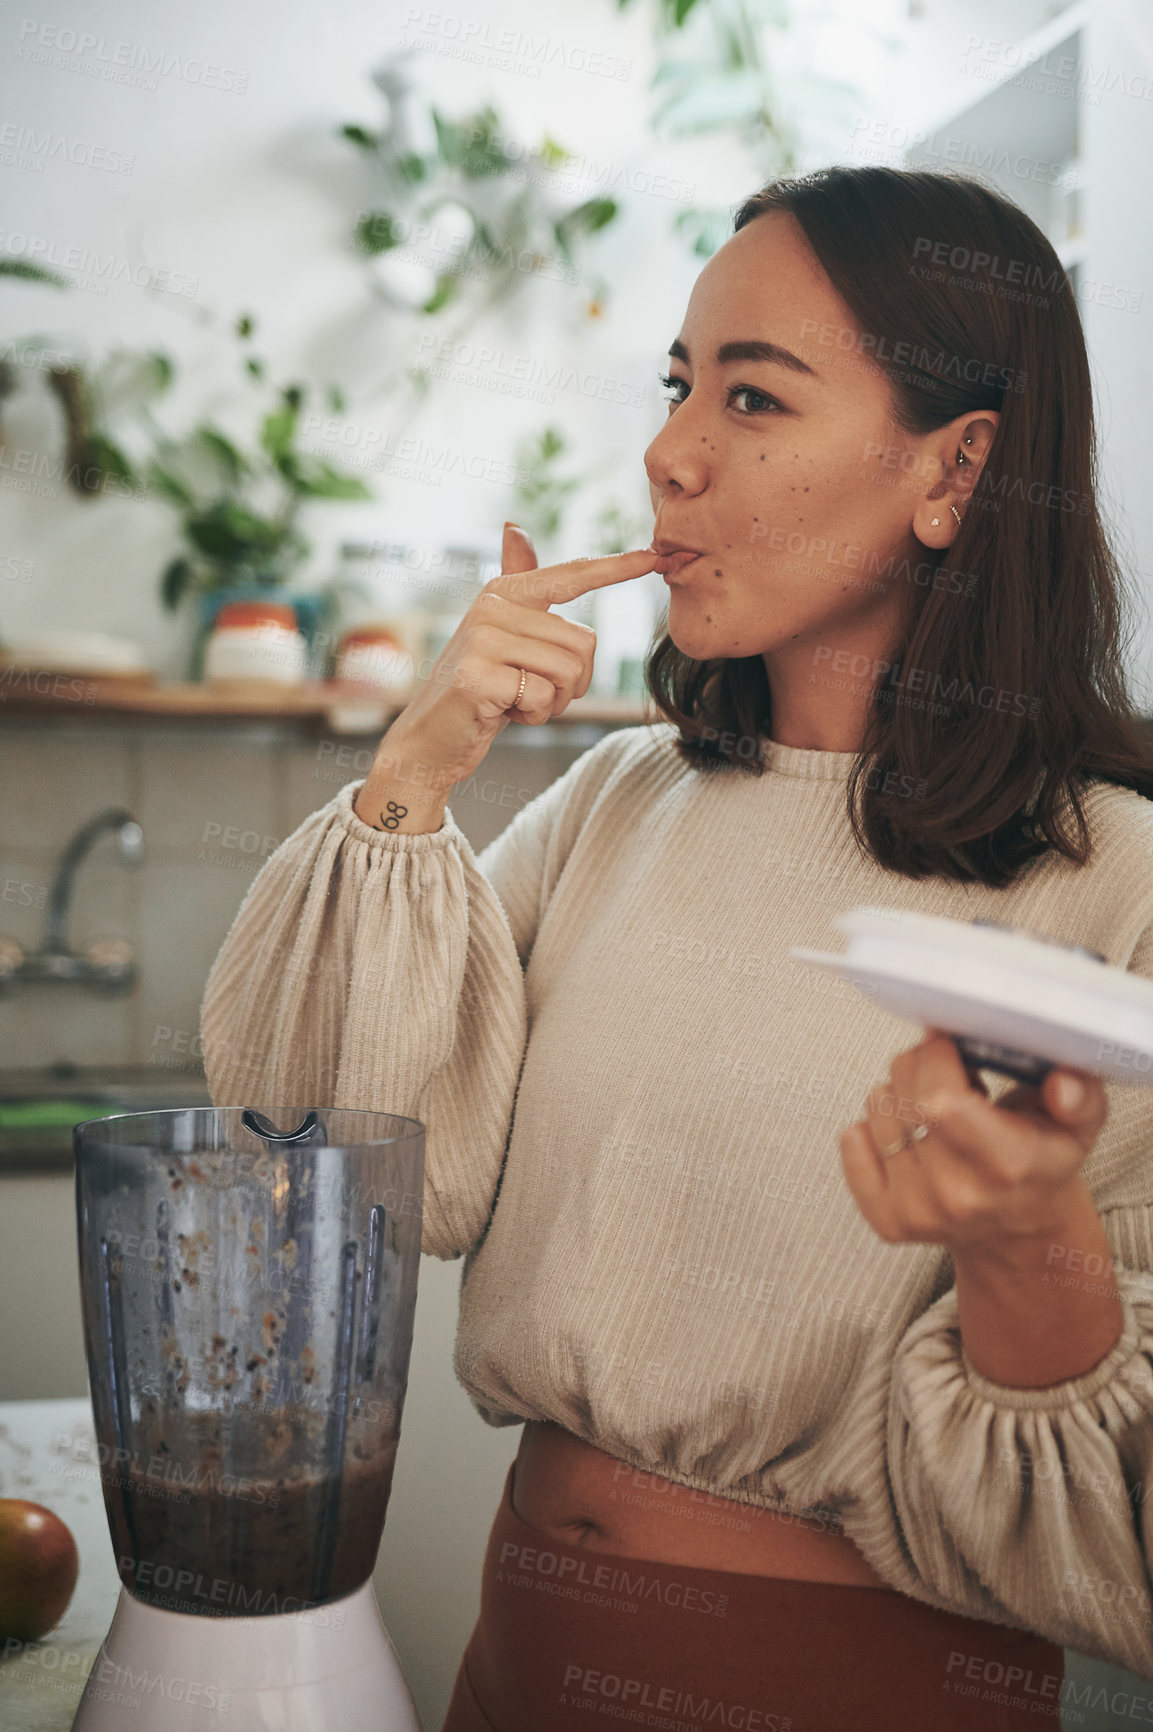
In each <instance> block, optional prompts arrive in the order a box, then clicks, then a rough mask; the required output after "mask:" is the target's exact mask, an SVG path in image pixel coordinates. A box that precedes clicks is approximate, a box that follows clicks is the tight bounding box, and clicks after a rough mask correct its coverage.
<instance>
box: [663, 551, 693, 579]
mask: <svg viewBox="0 0 1153 1732" xmlns="http://www.w3.org/2000/svg"><path fill="white" fill-rule="evenodd" d="M702 557H703V556H702V555H701V554H699V553H697V552H696V551H695V550H694V549H693V548H691V547H681V548H678V549H677V551H676V553H660V554H658V555H657V557H656V559H654V560H653V570H654V571H659V572H660V573H661V576H662V577H667V578H670V579H671V578H674V577H676V575H677V573H678V572H679V571H682V570H683V569H684V567H685V566H686V565H691V564H692V563H693V560H694V559H700V558H702Z"/></svg>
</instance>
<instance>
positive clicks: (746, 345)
mask: <svg viewBox="0 0 1153 1732" xmlns="http://www.w3.org/2000/svg"><path fill="white" fill-rule="evenodd" d="M669 355H670V356H671V358H672V359H673V360H674V361H685V362H687V361H688V358H689V352H688V350H687V349H686V348H685V345H684V344H683V343H682V342H681V340H680V338H679V337H674V339H673V341H672V342H671V343H670V344H669ZM729 361H769V362H771V363H772V365H773V366H776V367H788V368H789V369H790V371H791V372H794V373H808V374H809V376H810V377H811V378H813V379H816V378H818V377H819V375H818V373H817V371H816V369H815V368H813V367H810V366H809V365H808V364H807V362H805V361H802V360H801V357H800V356H799V355H794V354H793V351H792V350H791V349H783V348H782V347H781V346H780V344H779V343H760V342H742V343H722V344H721V346H720V348H719V349H718V350H717V364H718V366H721V367H723V366H725V364H726V363H727V362H729Z"/></svg>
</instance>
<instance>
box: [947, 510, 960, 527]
mask: <svg viewBox="0 0 1153 1732" xmlns="http://www.w3.org/2000/svg"><path fill="white" fill-rule="evenodd" d="M949 510H950V511H951V512H952V513H953V516H954V517H955V518H956V519H957V528H958V529H960V527H961V513H960V512H959V511H958V510H957V507H956V506H955V505H950V507H949Z"/></svg>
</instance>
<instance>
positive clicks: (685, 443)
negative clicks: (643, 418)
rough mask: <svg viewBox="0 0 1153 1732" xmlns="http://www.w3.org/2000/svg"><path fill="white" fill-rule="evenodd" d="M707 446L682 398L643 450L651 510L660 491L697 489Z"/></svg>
mask: <svg viewBox="0 0 1153 1732" xmlns="http://www.w3.org/2000/svg"><path fill="white" fill-rule="evenodd" d="M707 449H708V447H707V445H706V443H705V440H704V439H703V437H702V429H701V427H700V426H699V424H698V425H696V426H694V424H693V417H692V415H691V411H690V409H689V404H688V400H687V399H686V401H685V402H684V403H681V404H679V405H678V407H677V411H676V414H675V415H670V416H669V418H668V420H667V421H666V422H665V424H664V426H663V427H662V428H661V429H660V431H659V432H658V434H657V436H656V438H655V439H653V440H651V441H650V443H649V445H648V448H647V450H646V451H645V459H644V461H645V469H646V471H647V473H648V478H649V496H650V498H651V499H652V504H653V509H654V511H655V510H656V506H657V500H658V499H659V498H660V497H661V496H662V495H663V494H666V493H671V492H676V493H689V494H692V493H699V492H700V491H701V489H702V488H703V487H704V485H705V482H706V479H707V474H708V469H707V464H706V462H705V458H704V456H703V453H704V452H705V451H706V450H707Z"/></svg>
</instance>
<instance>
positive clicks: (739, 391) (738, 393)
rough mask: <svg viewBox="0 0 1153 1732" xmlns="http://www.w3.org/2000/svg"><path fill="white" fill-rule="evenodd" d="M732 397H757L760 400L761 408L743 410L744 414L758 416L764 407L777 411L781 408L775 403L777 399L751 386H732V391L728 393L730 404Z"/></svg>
mask: <svg viewBox="0 0 1153 1732" xmlns="http://www.w3.org/2000/svg"><path fill="white" fill-rule="evenodd" d="M734 397H758V398H759V399H760V402H761V404H762V408H760V409H750V410H745V411H744V413H745V414H752V415H760V414H762V413H763V408H764V406H765V405H768V406H769V407H770V408H773V409H779V408H780V407H781V405H780V404H779V403H778V402H777V399H776V398H775V397H770V396H769V395H768V394H767V393H766V392H764V391H758V390H757V389H756V387H755V386H753V385H734V386H733V388H732V390H731V391H730V392H729V401H730V403H731V402H732V400H733V398H734Z"/></svg>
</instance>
